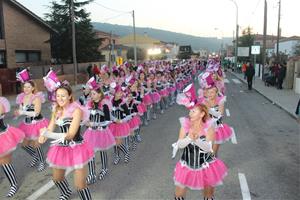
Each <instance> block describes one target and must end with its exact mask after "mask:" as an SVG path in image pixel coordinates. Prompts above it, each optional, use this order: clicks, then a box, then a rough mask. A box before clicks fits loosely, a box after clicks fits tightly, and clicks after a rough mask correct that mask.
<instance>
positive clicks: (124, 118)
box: [109, 83, 130, 165]
mask: <svg viewBox="0 0 300 200" xmlns="http://www.w3.org/2000/svg"><path fill="white" fill-rule="evenodd" d="M111 86H112V88H114V90H115V94H114V97H113V99H112V117H113V119H112V120H113V123H112V124H110V125H109V129H110V130H111V132H112V134H113V135H114V137H115V140H116V146H115V147H114V164H115V165H117V164H119V162H120V151H122V152H123V153H124V162H125V163H128V162H129V159H130V155H129V151H128V149H127V147H126V145H124V144H123V142H122V139H126V138H127V137H128V136H129V134H130V127H129V124H128V120H129V118H130V113H129V110H128V107H127V104H126V102H125V101H124V96H123V95H124V91H123V90H122V88H121V86H119V85H116V83H112V84H111Z"/></svg>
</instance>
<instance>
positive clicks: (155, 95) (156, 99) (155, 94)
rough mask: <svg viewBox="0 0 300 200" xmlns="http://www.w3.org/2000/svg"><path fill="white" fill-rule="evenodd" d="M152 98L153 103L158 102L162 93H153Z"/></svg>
mask: <svg viewBox="0 0 300 200" xmlns="http://www.w3.org/2000/svg"><path fill="white" fill-rule="evenodd" d="M151 99H152V102H153V103H158V102H159V101H160V95H159V93H158V92H153V93H151Z"/></svg>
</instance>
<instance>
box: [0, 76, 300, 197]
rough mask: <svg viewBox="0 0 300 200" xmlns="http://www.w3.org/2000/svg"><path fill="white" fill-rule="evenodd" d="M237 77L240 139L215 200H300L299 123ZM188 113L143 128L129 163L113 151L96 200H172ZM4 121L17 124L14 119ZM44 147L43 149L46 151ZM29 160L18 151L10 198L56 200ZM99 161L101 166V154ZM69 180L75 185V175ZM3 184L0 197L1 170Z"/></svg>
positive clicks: (233, 119)
mask: <svg viewBox="0 0 300 200" xmlns="http://www.w3.org/2000/svg"><path fill="white" fill-rule="evenodd" d="M233 79H236V77H234V76H232V75H231V74H229V73H228V74H227V82H228V83H226V85H227V103H226V108H227V109H228V110H227V112H226V113H227V115H230V116H227V117H226V118H225V122H226V123H228V124H229V125H230V126H232V128H233V129H234V131H235V135H236V138H235V139H236V141H235V140H232V141H229V142H228V143H226V144H225V145H223V146H221V149H220V153H219V156H220V158H221V159H222V160H223V161H224V162H225V163H226V165H227V166H228V168H229V174H228V176H227V177H226V178H225V182H224V184H223V185H222V186H220V187H217V188H216V199H220V200H238V199H247V195H249V196H250V197H251V199H261V200H280V199H285V200H297V199H300V194H299V187H300V181H299V177H300V162H299V159H300V157H299V125H298V124H297V122H296V120H295V119H294V118H292V117H291V116H290V115H289V114H287V113H286V112H285V111H284V110H282V109H280V108H278V107H277V106H276V105H273V104H272V102H270V101H269V100H267V99H266V98H265V97H263V96H261V95H260V94H258V93H257V92H256V91H248V90H247V86H246V85H245V84H244V83H242V82H238V81H234V80H233ZM49 112H50V110H49V109H47V110H45V112H44V113H43V114H44V115H45V116H49V114H50V113H49ZM186 114H187V111H186V109H185V108H183V107H180V106H177V105H176V106H173V107H171V108H169V109H168V110H167V111H166V112H165V114H164V115H160V116H159V118H158V119H157V120H156V121H151V123H150V125H149V126H148V127H143V128H142V137H143V142H142V143H141V144H140V145H139V146H138V149H137V151H136V152H134V153H133V155H132V160H131V162H130V163H129V164H124V163H122V162H121V163H120V164H119V165H118V166H113V165H112V164H111V163H112V159H111V158H112V151H111V152H110V154H109V159H110V160H109V164H110V165H109V176H107V177H106V179H105V180H104V181H102V182H100V181H98V182H97V183H96V184H94V185H92V186H90V189H91V192H92V196H93V197H94V199H173V193H174V184H173V180H172V174H173V169H174V166H175V163H176V162H177V161H178V159H179V156H180V153H178V154H177V157H176V158H175V159H174V160H172V159H171V152H172V149H171V144H172V143H173V142H175V141H176V140H177V137H178V130H179V122H178V118H179V117H180V116H184V115H186ZM6 121H7V122H8V123H9V124H14V125H15V124H16V123H17V121H16V120H13V119H12V118H8V119H6ZM235 143H236V144H235ZM46 149H47V146H44V150H45V152H46ZM29 159H30V157H29V156H28V155H27V154H26V153H25V152H24V151H23V150H21V148H19V149H17V150H16V151H15V153H14V164H15V168H16V172H17V176H18V177H19V182H20V184H21V187H20V190H19V192H18V193H17V194H16V195H15V197H14V198H12V199H26V198H28V197H29V196H30V195H33V196H35V197H36V199H56V198H57V196H58V191H57V189H56V188H55V187H52V188H50V187H49V188H50V190H47V189H48V188H47V186H51V184H48V183H49V182H50V183H51V170H50V169H47V170H46V171H44V172H41V173H38V172H37V171H36V170H35V169H32V168H30V167H29ZM96 159H97V162H99V155H97V158H96ZM243 178H245V179H243ZM68 180H69V183H70V185H73V184H72V176H71V175H69V176H68ZM0 186H1V187H0V194H1V195H4V194H6V191H7V190H8V184H7V180H6V178H4V176H3V174H2V171H1V179H0ZM43 186H45V187H44V188H45V189H44V190H43V189H41V188H43ZM241 188H243V189H242V190H241ZM247 189H248V190H249V193H248V192H247ZM73 194H74V195H73V196H72V197H73V199H78V195H77V193H76V192H75V191H74V189H73ZM33 196H31V198H29V199H34V198H33ZM0 199H3V197H1V198H0ZM186 199H202V198H199V193H198V192H197V191H189V192H188V195H187V198H186ZM248 199H249V198H248Z"/></svg>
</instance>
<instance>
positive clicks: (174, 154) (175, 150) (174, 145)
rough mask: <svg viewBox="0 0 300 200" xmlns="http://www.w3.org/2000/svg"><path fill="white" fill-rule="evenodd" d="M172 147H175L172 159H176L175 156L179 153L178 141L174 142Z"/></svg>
mask: <svg viewBox="0 0 300 200" xmlns="http://www.w3.org/2000/svg"><path fill="white" fill-rule="evenodd" d="M172 147H173V151H172V159H174V158H175V156H176V153H177V151H178V144H177V142H175V143H173V144H172Z"/></svg>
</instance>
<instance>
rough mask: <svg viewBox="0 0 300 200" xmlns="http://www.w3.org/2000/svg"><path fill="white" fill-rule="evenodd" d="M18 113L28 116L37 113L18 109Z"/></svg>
mask: <svg viewBox="0 0 300 200" xmlns="http://www.w3.org/2000/svg"><path fill="white" fill-rule="evenodd" d="M19 114H20V115H26V116H29V117H35V116H36V115H37V114H36V113H35V112H34V111H24V110H19Z"/></svg>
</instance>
